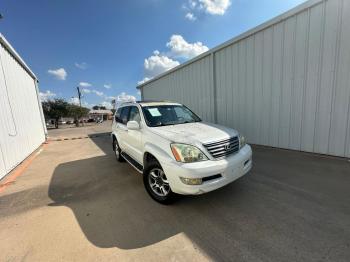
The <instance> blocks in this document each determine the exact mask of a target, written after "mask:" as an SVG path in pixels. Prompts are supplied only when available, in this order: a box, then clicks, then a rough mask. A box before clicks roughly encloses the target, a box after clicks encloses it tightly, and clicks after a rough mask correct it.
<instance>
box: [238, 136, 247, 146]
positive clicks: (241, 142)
mask: <svg viewBox="0 0 350 262" xmlns="http://www.w3.org/2000/svg"><path fill="white" fill-rule="evenodd" d="M245 144H246V142H245V137H244V136H243V135H241V134H239V148H242V147H244V146H245Z"/></svg>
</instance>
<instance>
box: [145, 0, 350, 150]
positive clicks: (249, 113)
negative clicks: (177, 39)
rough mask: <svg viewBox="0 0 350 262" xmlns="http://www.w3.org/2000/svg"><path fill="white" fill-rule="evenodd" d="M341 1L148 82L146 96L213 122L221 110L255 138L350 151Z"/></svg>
mask: <svg viewBox="0 0 350 262" xmlns="http://www.w3.org/2000/svg"><path fill="white" fill-rule="evenodd" d="M341 2H342V1H341V0H328V1H323V2H318V3H316V4H315V5H311V6H309V8H308V9H304V10H302V11H300V12H298V13H293V15H292V16H290V17H288V18H285V19H283V20H281V21H280V22H276V23H275V24H273V25H271V26H270V27H267V28H264V29H263V30H260V31H257V32H255V33H254V34H252V35H247V37H246V38H241V39H240V40H239V41H236V42H233V43H231V45H228V46H225V47H222V48H221V49H216V51H215V55H210V56H206V57H204V58H201V59H199V60H197V61H194V62H192V63H190V64H188V65H186V66H185V67H182V68H179V69H178V70H175V71H173V72H171V73H170V74H169V76H171V77H166V75H165V76H163V77H161V78H159V79H157V80H156V81H154V82H152V83H150V84H148V85H146V86H145V87H144V88H143V89H144V93H145V97H149V98H155V97H157V96H158V97H159V96H160V94H163V95H162V96H171V98H176V100H177V101H179V102H182V103H185V104H188V106H189V107H191V108H192V109H194V111H196V112H197V113H199V114H201V115H202V116H203V118H204V120H208V121H214V119H215V110H216V114H217V121H218V123H221V124H224V125H227V126H230V127H233V128H236V129H237V130H238V131H240V132H242V133H245V135H246V136H247V139H248V141H249V142H250V143H256V144H263V145H270V146H275V147H282V148H289V149H296V150H303V151H310V152H319V153H329V154H332V155H339V156H349V155H350V134H349V133H350V116H349V113H350V112H349V110H350V107H349V100H350V88H349V85H350V84H349V76H350V49H349V48H348V47H349V46H350V31H349V30H347V28H346V27H347V25H348V24H350V11H349V9H350V8H349V5H350V3H349V1H346V0H343V2H344V6H341V4H340V3H341ZM340 10H341V13H342V15H340ZM340 21H341V23H340ZM212 56H214V60H213V59H212ZM337 57H339V59H338V60H337ZM213 62H214V63H215V64H213ZM213 68H215V74H216V75H215V76H213V74H212V72H213ZM214 79H215V83H213V81H214ZM155 83H157V84H155ZM213 85H215V86H216V91H214V89H213ZM174 89H177V90H176V91H175V90H174ZM214 99H216V100H215V101H214ZM215 104H216V105H217V108H216V109H215V108H214V107H215Z"/></svg>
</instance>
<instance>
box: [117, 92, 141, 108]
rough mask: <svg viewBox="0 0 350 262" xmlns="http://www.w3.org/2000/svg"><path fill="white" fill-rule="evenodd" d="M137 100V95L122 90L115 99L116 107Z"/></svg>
mask: <svg viewBox="0 0 350 262" xmlns="http://www.w3.org/2000/svg"><path fill="white" fill-rule="evenodd" d="M135 101H136V97H134V96H132V95H128V94H126V93H125V92H122V93H121V94H119V95H118V96H117V98H116V99H115V102H116V108H118V107H119V106H120V105H121V104H122V103H125V102H135Z"/></svg>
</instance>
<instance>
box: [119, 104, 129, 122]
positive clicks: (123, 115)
mask: <svg viewBox="0 0 350 262" xmlns="http://www.w3.org/2000/svg"><path fill="white" fill-rule="evenodd" d="M129 109H130V107H129V106H126V107H123V108H122V112H121V114H120V118H121V123H122V124H124V125H126V123H127V122H128V116H129Z"/></svg>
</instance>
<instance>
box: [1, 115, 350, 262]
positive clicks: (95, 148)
mask: <svg viewBox="0 0 350 262" xmlns="http://www.w3.org/2000/svg"><path fill="white" fill-rule="evenodd" d="M109 131H110V122H105V123H103V124H101V125H94V126H89V127H80V128H67V129H59V130H50V133H49V135H50V137H51V140H52V141H51V142H49V144H48V145H46V146H45V147H43V149H42V151H41V152H40V154H38V156H37V157H36V158H35V159H34V161H33V162H32V163H31V164H30V165H29V166H28V168H27V169H26V170H25V171H24V172H23V173H22V174H21V175H20V176H19V177H17V178H16V180H15V182H14V183H11V184H10V185H8V186H7V187H6V188H5V189H4V190H3V191H2V192H0V261H58V260H60V261H62V260H65V261H206V260H215V261H279V262H280V261H308V262H310V261H349V257H350V162H348V161H347V160H346V159H338V158H331V157H325V156H318V155H312V154H306V153H300V152H293V151H286V150H279V149H272V148H264V147H257V146H255V147H253V153H254V167H253V169H252V171H251V172H250V173H249V174H247V175H246V176H244V177H242V178H241V179H239V180H238V181H236V182H234V183H232V184H230V185H228V186H226V187H224V188H222V189H219V190H217V191H214V192H212V193H209V194H205V195H201V196H187V197H183V198H181V199H179V200H178V201H177V202H176V203H175V204H173V205H171V206H163V205H160V204H158V203H156V202H154V201H153V200H152V199H151V198H150V197H149V196H148V195H147V193H146V192H145V190H144V188H143V184H142V177H141V175H140V174H139V173H137V172H136V171H135V170H134V169H133V168H132V167H131V166H130V165H129V164H127V163H118V162H117V161H115V159H114V156H113V152H112V147H111V141H110V137H109V135H108V132H109ZM64 138H69V140H64ZM73 138H74V139H73ZM75 138H77V139H75ZM57 139H59V140H61V141H54V140H57ZM2 182H3V181H0V183H2Z"/></svg>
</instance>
